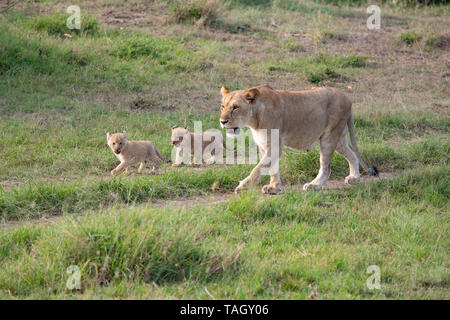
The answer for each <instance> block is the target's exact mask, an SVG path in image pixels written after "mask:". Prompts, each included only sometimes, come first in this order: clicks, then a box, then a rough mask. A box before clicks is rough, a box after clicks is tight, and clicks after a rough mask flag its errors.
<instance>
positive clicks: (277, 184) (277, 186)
mask: <svg viewBox="0 0 450 320" xmlns="http://www.w3.org/2000/svg"><path fill="white" fill-rule="evenodd" d="M267 154H269V153H267ZM280 156H281V148H280V149H279V150H278V153H277V154H275V153H272V154H271V157H269V159H270V164H269V174H270V183H269V184H267V185H265V186H264V187H263V188H262V190H261V191H262V193H265V194H277V193H278V192H280V191H281V179H280V172H279V167H278V165H279V161H280Z"/></svg>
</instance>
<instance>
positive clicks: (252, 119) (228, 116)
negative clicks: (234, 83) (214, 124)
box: [220, 85, 375, 194]
mask: <svg viewBox="0 0 450 320" xmlns="http://www.w3.org/2000/svg"><path fill="white" fill-rule="evenodd" d="M221 94H222V105H221V114H220V122H221V125H222V127H224V128H227V133H231V134H234V135H236V134H239V132H240V129H241V128H243V127H246V126H247V127H250V129H251V130H252V134H253V138H254V140H255V142H256V144H257V145H258V147H259V148H260V151H262V153H263V154H264V156H263V157H262V159H261V161H260V162H259V163H258V164H257V165H256V167H255V168H254V169H253V171H252V172H251V174H250V175H249V176H248V177H247V178H245V179H244V180H242V181H241V182H240V184H239V185H238V187H237V188H236V190H235V191H236V192H238V191H240V190H242V189H243V188H245V187H247V186H248V185H250V184H254V183H257V182H258V181H259V179H260V176H261V174H260V173H261V168H262V167H263V165H267V164H268V165H267V166H268V169H269V174H270V183H269V184H268V185H266V186H264V187H263V189H262V191H263V192H264V193H271V194H276V193H278V192H279V191H280V190H281V180H280V174H279V171H278V163H279V157H276V156H274V157H273V158H272V157H271V155H272V154H276V153H277V152H278V154H279V156H281V147H282V146H283V145H285V146H287V147H290V148H293V149H299V150H307V149H309V148H310V147H311V146H312V145H314V143H316V142H317V141H320V171H319V174H318V175H317V177H316V178H315V179H314V180H313V181H311V182H310V183H307V184H305V185H304V187H303V188H304V189H305V190H310V189H313V190H320V189H321V188H322V185H323V184H324V183H325V182H326V181H327V180H328V178H329V176H330V162H331V158H332V156H333V153H334V151H335V150H336V151H338V152H339V153H341V154H342V155H343V156H344V157H345V158H346V159H347V161H348V163H349V166H350V175H349V176H348V177H346V179H345V181H346V182H347V183H357V182H358V181H359V179H360V173H359V162H360V163H361V164H362V166H363V167H364V168H365V169H366V170H369V168H368V167H367V165H366V164H365V163H364V162H363V161H362V159H361V156H360V155H359V152H358V150H357V146H356V139H355V134H354V128H353V120H352V116H351V115H352V113H351V106H352V103H351V102H350V100H349V99H348V98H347V97H346V96H345V95H344V94H343V93H342V92H341V91H339V90H337V89H334V88H325V87H324V88H312V89H307V90H300V91H287V90H274V89H272V88H271V87H270V86H268V85H262V86H258V87H254V88H250V89H247V90H237V91H233V92H229V91H228V89H226V88H225V87H222V89H221ZM347 127H348V128H350V136H351V141H352V144H353V149H352V148H350V147H349V145H348V142H347V136H346V133H347ZM264 129H266V130H267V136H266V135H265V134H264ZM272 129H278V130H279V141H278V142H279V150H271V134H270V132H271V130H272ZM272 151H277V152H272ZM270 160H271V161H270ZM373 172H375V171H373ZM371 173H372V171H371Z"/></svg>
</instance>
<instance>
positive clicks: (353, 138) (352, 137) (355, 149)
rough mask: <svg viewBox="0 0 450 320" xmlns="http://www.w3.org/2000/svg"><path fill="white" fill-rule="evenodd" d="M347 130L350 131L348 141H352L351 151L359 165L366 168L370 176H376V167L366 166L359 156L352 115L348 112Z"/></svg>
mask: <svg viewBox="0 0 450 320" xmlns="http://www.w3.org/2000/svg"><path fill="white" fill-rule="evenodd" d="M347 126H348V131H349V133H350V141H351V143H352V149H353V152H354V153H355V154H356V157H357V158H358V160H359V163H360V164H361V166H362V167H363V168H364V170H366V172H367V173H368V174H370V175H371V176H377V175H378V169H377V167H375V166H371V167H370V168H369V167H368V166H367V164H366V163H365V162H364V161H363V159H362V158H361V154H360V153H359V150H358V146H357V145H356V136H355V125H354V124H353V115H352V114H350V118H349V119H348V121H347Z"/></svg>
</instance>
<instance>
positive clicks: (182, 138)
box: [172, 126, 226, 166]
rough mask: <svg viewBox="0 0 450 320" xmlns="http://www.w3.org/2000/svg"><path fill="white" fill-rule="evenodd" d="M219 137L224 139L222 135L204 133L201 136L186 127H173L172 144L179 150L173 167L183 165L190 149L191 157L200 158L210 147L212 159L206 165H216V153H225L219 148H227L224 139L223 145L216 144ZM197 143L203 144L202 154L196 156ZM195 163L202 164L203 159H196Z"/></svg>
mask: <svg viewBox="0 0 450 320" xmlns="http://www.w3.org/2000/svg"><path fill="white" fill-rule="evenodd" d="M218 137H219V138H222V135H221V134H218V133H215V132H203V133H201V134H200V133H192V132H190V131H189V129H188V128H186V127H178V126H174V127H172V144H173V145H174V146H175V147H176V148H177V152H176V159H175V162H174V163H173V164H172V165H173V166H179V165H181V163H182V161H183V157H184V151H185V150H186V149H188V148H189V149H190V156H191V157H195V156H198V157H200V156H202V155H203V152H204V151H205V149H206V148H208V147H210V149H211V156H212V157H211V158H209V159H208V160H207V161H206V164H213V163H215V162H216V158H215V157H216V151H218V152H219V151H221V152H222V153H223V149H222V150H218V149H217V148H226V145H225V141H223V139H221V140H222V141H221V143H216V140H215V139H216V138H218ZM195 141H198V142H197V143H199V142H201V144H202V149H201V152H199V154H197V155H196V154H195V149H194V145H195ZM214 144H215V145H214ZM189 159H190V158H189ZM194 163H196V164H200V163H202V159H201V158H199V159H195V161H194Z"/></svg>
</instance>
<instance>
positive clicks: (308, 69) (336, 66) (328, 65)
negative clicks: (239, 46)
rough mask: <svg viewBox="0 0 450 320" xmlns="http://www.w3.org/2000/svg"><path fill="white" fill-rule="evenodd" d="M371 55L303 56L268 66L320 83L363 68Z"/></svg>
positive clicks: (269, 69)
mask: <svg viewBox="0 0 450 320" xmlns="http://www.w3.org/2000/svg"><path fill="white" fill-rule="evenodd" d="M368 58H369V57H366V56H358V55H334V56H330V55H326V54H324V53H318V54H316V55H315V56H301V57H298V58H297V57H296V58H291V59H289V60H285V61H282V62H273V63H270V64H269V66H268V71H272V72H292V73H296V74H300V75H301V76H302V77H303V78H305V79H306V80H308V81H309V82H311V83H317V84H320V83H322V82H324V81H326V80H333V79H336V78H340V77H342V75H341V74H340V73H342V72H345V71H347V70H349V69H354V68H363V67H365V66H366V61H367V59H368Z"/></svg>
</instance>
